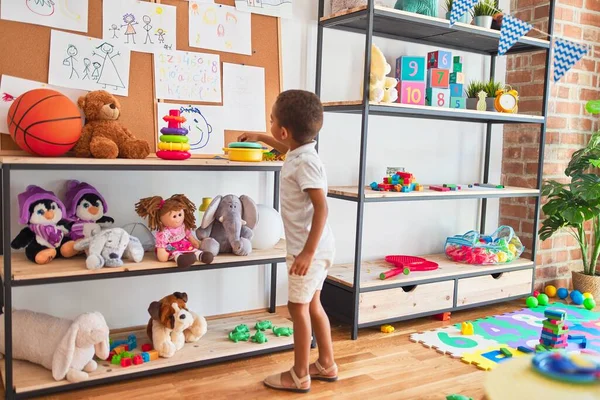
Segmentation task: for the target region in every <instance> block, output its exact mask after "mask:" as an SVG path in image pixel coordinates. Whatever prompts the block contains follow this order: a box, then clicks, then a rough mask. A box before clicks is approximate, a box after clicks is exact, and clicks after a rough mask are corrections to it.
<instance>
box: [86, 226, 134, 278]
mask: <svg viewBox="0 0 600 400" xmlns="http://www.w3.org/2000/svg"><path fill="white" fill-rule="evenodd" d="M75 250H78V251H82V250H86V253H87V260H85V265H86V266H87V267H88V269H100V268H102V267H104V266H107V267H121V266H123V260H122V258H123V257H126V258H129V259H131V260H133V261H134V262H136V263H139V262H141V261H142V259H143V258H144V247H143V246H142V244H141V243H140V241H139V240H138V239H137V238H136V237H133V236H130V235H129V234H128V233H127V232H126V231H125V230H124V229H121V228H112V229H105V230H103V231H101V232H100V233H98V234H96V235H94V236H92V237H89V238H85V239H81V240H80V241H78V242H77V243H75Z"/></svg>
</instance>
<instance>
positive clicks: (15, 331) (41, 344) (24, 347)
mask: <svg viewBox="0 0 600 400" xmlns="http://www.w3.org/2000/svg"><path fill="white" fill-rule="evenodd" d="M12 322H13V324H12V338H13V347H12V351H13V357H14V358H15V359H19V360H26V361H29V362H32V363H34V364H39V365H41V366H43V367H44V368H46V369H49V370H51V371H52V377H53V378H54V379H55V380H57V381H60V380H63V379H66V380H67V381H69V382H73V383H75V382H81V381H84V380H86V379H88V372H92V371H95V370H96V368H97V367H98V364H97V363H96V361H94V359H93V358H94V355H96V356H97V357H98V358H99V359H100V360H106V358H107V357H108V353H109V348H108V333H109V330H108V326H107V325H106V321H105V320H104V317H103V316H102V314H100V313H99V312H91V313H85V314H81V315H80V316H78V317H77V318H75V320H70V319H64V318H58V317H53V316H51V315H48V314H42V313H36V312H33V311H29V310H13V312H12ZM0 353H2V354H4V318H0Z"/></svg>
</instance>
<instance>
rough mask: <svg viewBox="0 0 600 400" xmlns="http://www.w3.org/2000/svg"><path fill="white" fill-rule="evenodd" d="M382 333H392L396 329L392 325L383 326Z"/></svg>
mask: <svg viewBox="0 0 600 400" xmlns="http://www.w3.org/2000/svg"><path fill="white" fill-rule="evenodd" d="M380 330H381V332H383V333H392V332H394V331H395V330H396V329H395V328H394V327H393V326H392V325H389V324H388V325H381V328H380Z"/></svg>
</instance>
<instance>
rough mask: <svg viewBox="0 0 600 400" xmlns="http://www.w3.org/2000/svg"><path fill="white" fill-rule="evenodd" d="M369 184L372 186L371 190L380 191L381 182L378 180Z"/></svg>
mask: <svg viewBox="0 0 600 400" xmlns="http://www.w3.org/2000/svg"><path fill="white" fill-rule="evenodd" d="M369 186H370V187H371V190H375V191H377V192H378V191H379V184H378V183H377V182H371V185H369Z"/></svg>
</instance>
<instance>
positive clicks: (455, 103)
mask: <svg viewBox="0 0 600 400" xmlns="http://www.w3.org/2000/svg"><path fill="white" fill-rule="evenodd" d="M450 108H457V109H461V110H464V109H465V108H467V100H466V99H465V98H464V97H450Z"/></svg>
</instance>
